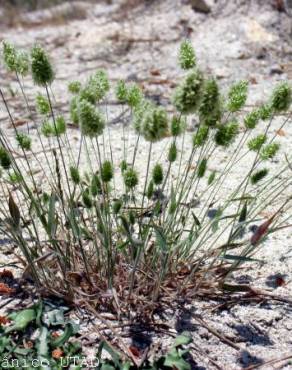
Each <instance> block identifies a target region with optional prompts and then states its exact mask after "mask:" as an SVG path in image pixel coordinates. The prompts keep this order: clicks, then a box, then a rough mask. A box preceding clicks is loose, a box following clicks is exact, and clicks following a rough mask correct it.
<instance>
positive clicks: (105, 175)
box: [100, 161, 114, 182]
mask: <svg viewBox="0 0 292 370" xmlns="http://www.w3.org/2000/svg"><path fill="white" fill-rule="evenodd" d="M100 173H101V179H102V181H103V182H110V181H111V179H112V178H113V175H114V171H113V165H112V162H111V161H104V162H103V164H102V166H101V171H100Z"/></svg>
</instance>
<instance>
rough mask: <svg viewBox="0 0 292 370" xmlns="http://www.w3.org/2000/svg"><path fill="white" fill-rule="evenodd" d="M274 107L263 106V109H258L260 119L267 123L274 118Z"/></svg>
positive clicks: (269, 105)
mask: <svg viewBox="0 0 292 370" xmlns="http://www.w3.org/2000/svg"><path fill="white" fill-rule="evenodd" d="M272 113H273V110H272V107H271V104H263V105H262V106H261V107H259V109H258V115H259V118H260V119H261V120H263V121H266V120H268V119H270V118H271V117H272Z"/></svg>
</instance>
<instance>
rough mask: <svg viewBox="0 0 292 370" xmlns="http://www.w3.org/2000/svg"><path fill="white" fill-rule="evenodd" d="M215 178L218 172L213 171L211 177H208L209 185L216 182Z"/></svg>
mask: <svg viewBox="0 0 292 370" xmlns="http://www.w3.org/2000/svg"><path fill="white" fill-rule="evenodd" d="M215 176H216V172H215V171H212V172H211V173H210V176H209V177H208V185H211V184H213V182H214V180H215Z"/></svg>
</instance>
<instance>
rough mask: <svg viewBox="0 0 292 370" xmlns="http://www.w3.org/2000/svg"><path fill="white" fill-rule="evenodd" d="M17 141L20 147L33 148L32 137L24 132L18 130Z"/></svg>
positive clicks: (24, 148)
mask: <svg viewBox="0 0 292 370" xmlns="http://www.w3.org/2000/svg"><path fill="white" fill-rule="evenodd" d="M16 141H17V143H18V145H19V146H20V148H22V149H23V150H30V149H31V138H30V137H29V136H28V135H26V134H24V133H22V132H18V133H17V134H16Z"/></svg>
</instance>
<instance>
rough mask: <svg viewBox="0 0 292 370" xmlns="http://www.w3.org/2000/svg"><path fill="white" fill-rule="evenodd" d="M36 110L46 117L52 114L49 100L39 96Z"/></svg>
mask: <svg viewBox="0 0 292 370" xmlns="http://www.w3.org/2000/svg"><path fill="white" fill-rule="evenodd" d="M36 109H37V111H38V112H39V113H40V114H43V115H44V116H46V115H48V114H49V113H50V104H49V101H48V99H47V98H46V97H45V96H43V95H41V94H38V95H37V97H36Z"/></svg>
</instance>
